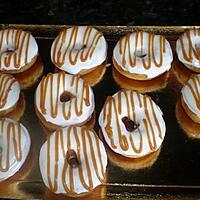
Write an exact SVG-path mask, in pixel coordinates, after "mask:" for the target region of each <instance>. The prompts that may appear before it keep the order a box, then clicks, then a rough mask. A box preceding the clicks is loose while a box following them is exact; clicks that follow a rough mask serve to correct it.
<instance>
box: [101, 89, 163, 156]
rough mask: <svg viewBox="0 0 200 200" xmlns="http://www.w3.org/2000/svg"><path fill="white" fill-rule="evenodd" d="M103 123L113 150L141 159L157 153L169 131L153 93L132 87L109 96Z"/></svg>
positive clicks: (104, 135)
mask: <svg viewBox="0 0 200 200" xmlns="http://www.w3.org/2000/svg"><path fill="white" fill-rule="evenodd" d="M99 124H100V127H101V131H102V134H103V137H104V139H105V141H106V143H107V144H108V146H109V147H110V149H111V150H112V151H114V152H115V153H117V154H120V155H121V156H125V157H128V158H137V159H139V158H143V157H144V156H147V155H149V154H151V153H153V152H156V151H157V150H158V149H159V148H160V146H161V144H162V142H163V140H164V136H165V131H166V127H165V122H164V119H163V114H162V112H161V110H160V108H159V107H158V106H157V105H156V104H155V103H154V101H153V100H152V99H151V98H150V97H149V96H147V95H142V94H140V93H138V92H135V91H131V90H121V91H119V92H117V93H116V94H114V95H113V96H112V97H111V96H109V97H108V98H107V100H106V102H105V104H104V107H103V109H102V111H101V113H100V116H99Z"/></svg>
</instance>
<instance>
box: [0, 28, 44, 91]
mask: <svg viewBox="0 0 200 200" xmlns="http://www.w3.org/2000/svg"><path fill="white" fill-rule="evenodd" d="M37 57H38V46H37V43H36V40H35V39H34V37H33V36H32V35H31V33H30V32H26V31H22V30H19V29H6V30H1V31H0V73H9V74H13V75H14V76H15V74H16V75H17V74H23V72H26V75H24V74H23V75H21V79H20V80H19V82H21V80H23V79H22V77H25V78H27V75H29V76H31V77H32V76H33V75H34V76H35V77H37V78H39V76H40V75H41V74H42V72H43V65H41V64H39V65H38V62H37V63H36V64H35V62H36V60H37ZM30 68H36V70H35V72H34V74H32V73H31V72H30V73H28V71H29V70H30ZM31 71H32V70H31ZM35 77H34V78H35ZM35 79H36V78H35ZM29 84H30V85H31V84H33V82H30V81H27V82H26V84H22V88H27V87H29V86H30V85H29Z"/></svg>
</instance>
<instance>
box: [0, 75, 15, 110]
mask: <svg viewBox="0 0 200 200" xmlns="http://www.w3.org/2000/svg"><path fill="white" fill-rule="evenodd" d="M15 82H16V80H15V79H13V78H11V77H10V76H6V75H1V76H0V108H3V107H4V106H5V104H6V103H7V99H8V94H9V92H10V90H11V88H12V86H13V85H14V83H15Z"/></svg>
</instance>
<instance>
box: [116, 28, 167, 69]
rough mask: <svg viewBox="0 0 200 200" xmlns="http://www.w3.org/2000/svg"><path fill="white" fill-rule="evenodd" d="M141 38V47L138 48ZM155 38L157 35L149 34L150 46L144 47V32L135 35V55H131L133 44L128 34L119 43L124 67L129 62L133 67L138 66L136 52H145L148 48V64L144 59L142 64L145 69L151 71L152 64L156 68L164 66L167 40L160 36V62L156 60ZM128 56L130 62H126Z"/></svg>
mask: <svg viewBox="0 0 200 200" xmlns="http://www.w3.org/2000/svg"><path fill="white" fill-rule="evenodd" d="M139 36H140V42H141V47H140V48H138V43H139V40H138V38H139ZM154 37H155V35H154V34H153V33H148V46H147V47H144V44H143V43H144V42H143V32H142V31H140V32H136V33H135V38H134V39H135V52H134V55H132V54H131V44H130V33H129V34H127V35H126V36H125V37H123V38H121V39H120V41H119V52H120V54H121V55H122V63H123V65H125V64H126V62H129V64H130V65H131V67H135V66H136V65H137V59H138V57H137V55H136V52H137V51H138V50H141V51H143V50H144V48H147V55H146V56H148V59H147V60H148V62H147V63H146V62H145V60H144V58H142V64H143V67H144V68H145V69H149V68H150V67H151V65H152V63H153V64H154V65H155V66H156V67H161V66H162V64H163V53H165V38H164V37H163V36H161V35H160V36H159V37H160V42H159V44H156V45H159V46H160V48H159V52H160V56H159V60H158V61H157V60H156V58H155V52H154V45H155V43H154ZM126 54H128V60H126Z"/></svg>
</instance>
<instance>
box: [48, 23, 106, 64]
mask: <svg viewBox="0 0 200 200" xmlns="http://www.w3.org/2000/svg"><path fill="white" fill-rule="evenodd" d="M79 29H80V27H78V26H74V27H72V31H71V34H69V29H66V30H64V31H62V32H60V33H59V35H58V36H57V37H56V39H55V42H54V44H53V47H52V48H53V56H52V60H53V63H54V64H55V65H56V66H58V67H61V66H62V65H63V64H64V62H65V59H66V56H68V58H67V59H69V62H70V64H71V65H75V64H76V63H77V61H78V59H80V60H81V62H86V61H87V60H88V59H89V58H91V57H92V55H93V53H94V50H95V48H96V45H97V44H98V42H99V40H100V38H101V36H102V35H103V34H102V33H101V32H97V33H96V34H95V35H92V34H91V33H92V29H93V28H92V27H89V26H87V27H86V28H85V31H84V33H83V38H82V43H81V44H80V45H81V46H82V48H81V49H79V50H77V52H76V54H75V56H74V57H72V51H73V49H74V47H75V44H76V42H77V35H78V34H81V33H79V31H80V30H79ZM67 38H70V39H69V42H68V44H67V47H66V48H65V49H64V50H63V51H61V49H63V45H64V44H65V43H66V40H67ZM89 41H92V42H91V43H90V44H89ZM85 47H87V48H85Z"/></svg>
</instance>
